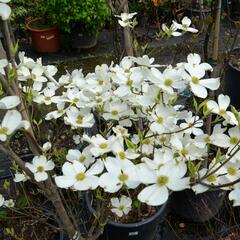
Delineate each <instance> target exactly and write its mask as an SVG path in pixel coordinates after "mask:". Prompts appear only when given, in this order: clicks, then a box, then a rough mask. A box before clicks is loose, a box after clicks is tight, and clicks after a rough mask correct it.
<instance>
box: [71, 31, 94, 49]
mask: <svg viewBox="0 0 240 240" xmlns="http://www.w3.org/2000/svg"><path fill="white" fill-rule="evenodd" d="M97 40H98V38H97V33H96V32H93V33H91V32H80V31H78V30H76V32H74V34H72V36H71V44H72V47H73V48H76V49H89V48H93V47H95V46H96V45H97Z"/></svg>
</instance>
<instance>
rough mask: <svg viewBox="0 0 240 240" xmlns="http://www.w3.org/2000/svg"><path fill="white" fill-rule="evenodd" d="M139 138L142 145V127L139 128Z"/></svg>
mask: <svg viewBox="0 0 240 240" xmlns="http://www.w3.org/2000/svg"><path fill="white" fill-rule="evenodd" d="M138 138H139V142H140V144H141V145H142V144H143V135H142V131H141V130H140V129H138Z"/></svg>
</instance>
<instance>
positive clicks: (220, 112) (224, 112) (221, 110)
mask: <svg viewBox="0 0 240 240" xmlns="http://www.w3.org/2000/svg"><path fill="white" fill-rule="evenodd" d="M226 113H227V111H226V110H224V109H220V111H219V115H225V114H226Z"/></svg>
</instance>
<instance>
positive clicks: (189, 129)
mask: <svg viewBox="0 0 240 240" xmlns="http://www.w3.org/2000/svg"><path fill="white" fill-rule="evenodd" d="M184 121H185V122H184V123H181V124H180V127H181V128H182V129H185V130H184V132H185V133H188V134H191V133H192V134H194V135H202V134H203V130H202V129H201V127H202V126H203V120H202V119H199V116H193V114H192V112H188V113H187V117H186V118H184Z"/></svg>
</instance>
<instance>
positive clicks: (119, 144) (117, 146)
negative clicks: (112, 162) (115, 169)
mask: <svg viewBox="0 0 240 240" xmlns="http://www.w3.org/2000/svg"><path fill="white" fill-rule="evenodd" d="M112 152H113V153H114V155H115V157H116V159H117V160H118V161H120V165H121V167H122V168H123V167H127V166H130V165H132V164H133V163H132V161H131V160H134V159H136V158H137V157H139V155H140V154H138V153H134V152H132V151H131V150H130V149H127V150H125V149H124V142H123V138H117V139H116V140H115V141H113V144H112Z"/></svg>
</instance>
